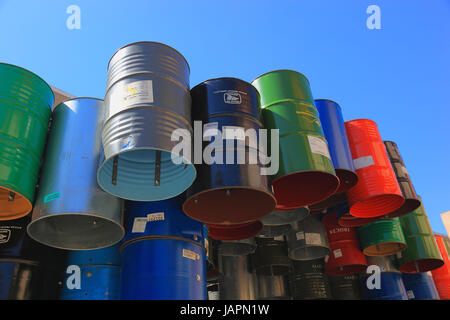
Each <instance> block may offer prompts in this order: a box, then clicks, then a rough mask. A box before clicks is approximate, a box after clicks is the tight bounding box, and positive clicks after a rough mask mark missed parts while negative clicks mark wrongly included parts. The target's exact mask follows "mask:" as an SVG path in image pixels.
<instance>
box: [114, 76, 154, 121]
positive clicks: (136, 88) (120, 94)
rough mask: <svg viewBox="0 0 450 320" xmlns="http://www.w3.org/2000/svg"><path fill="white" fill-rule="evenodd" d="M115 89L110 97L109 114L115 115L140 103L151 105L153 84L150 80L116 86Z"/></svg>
mask: <svg viewBox="0 0 450 320" xmlns="http://www.w3.org/2000/svg"><path fill="white" fill-rule="evenodd" d="M118 86H119V87H118V88H117V89H113V90H114V92H113V93H112V96H111V97H110V99H109V101H108V103H109V109H110V111H109V113H110V114H115V113H118V112H120V111H122V110H124V109H126V108H127V107H128V106H131V105H133V104H141V103H144V104H145V103H153V102H154V101H153V82H152V80H140V81H134V82H131V83H127V84H118Z"/></svg>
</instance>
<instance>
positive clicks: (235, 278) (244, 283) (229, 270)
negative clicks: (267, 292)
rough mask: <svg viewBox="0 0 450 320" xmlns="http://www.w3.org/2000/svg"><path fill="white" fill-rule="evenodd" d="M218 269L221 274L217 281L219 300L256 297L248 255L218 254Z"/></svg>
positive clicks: (254, 280)
mask: <svg viewBox="0 0 450 320" xmlns="http://www.w3.org/2000/svg"><path fill="white" fill-rule="evenodd" d="M219 270H220V272H221V274H222V275H223V277H222V278H221V281H220V282H219V297H220V300H256V299H257V298H258V291H257V288H258V287H257V282H256V276H255V274H254V273H252V271H251V268H250V260H249V257H248V256H220V257H219Z"/></svg>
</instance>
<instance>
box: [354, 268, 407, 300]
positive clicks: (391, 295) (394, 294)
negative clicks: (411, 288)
mask: <svg viewBox="0 0 450 320" xmlns="http://www.w3.org/2000/svg"><path fill="white" fill-rule="evenodd" d="M361 293H362V296H363V298H364V299H365V300H408V296H407V294H406V289H405V285H404V284H403V280H402V274H401V273H398V272H382V273H381V276H380V288H379V289H376V288H374V289H369V288H368V286H367V277H362V282H361Z"/></svg>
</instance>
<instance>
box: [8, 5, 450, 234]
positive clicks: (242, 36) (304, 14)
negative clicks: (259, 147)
mask: <svg viewBox="0 0 450 320" xmlns="http://www.w3.org/2000/svg"><path fill="white" fill-rule="evenodd" d="M72 4H74V5H78V6H79V7H80V9H81V29H80V30H69V29H68V28H67V27H66V20H67V18H68V17H69V15H68V14H67V13H66V9H67V7H68V6H69V5H72ZM372 4H374V5H378V6H379V7H380V9H381V30H369V29H368V28H367V26H366V20H367V18H368V17H369V14H367V13H366V9H367V7H368V6H369V5H372ZM0 30H1V31H0V32H1V40H2V41H1V45H0V60H1V61H3V62H8V63H12V64H16V65H20V66H22V67H24V68H27V69H30V70H31V71H33V72H35V73H37V74H39V75H40V76H41V77H43V78H44V79H45V80H46V81H47V82H48V83H49V84H51V85H54V86H56V87H58V88H60V89H62V90H64V91H67V92H69V93H72V94H74V95H77V96H93V97H99V98H103V96H104V93H105V86H106V72H107V70H106V67H107V63H108V60H109V58H110V57H111V56H112V55H113V54H114V52H115V51H116V50H117V49H118V48H119V47H121V46H123V45H125V44H127V43H130V42H134V41H140V40H150V41H159V42H163V43H166V44H168V45H170V46H172V47H174V48H176V49H177V50H178V51H180V52H181V53H182V54H183V55H184V56H185V57H186V59H187V60H188V62H189V64H190V67H191V86H194V85H196V84H197V83H199V82H201V81H203V80H206V79H209V78H213V77H221V76H233V77H238V78H241V79H244V80H247V81H251V80H253V79H254V78H255V77H257V76H258V75H260V74H262V73H264V72H267V71H270V70H273V69H280V68H288V69H294V70H297V71H300V72H302V73H303V74H305V75H306V76H307V77H308V78H309V80H310V82H311V88H312V92H313V95H314V97H315V98H327V99H332V100H335V101H337V102H338V103H339V104H340V105H341V107H342V108H343V113H344V118H345V119H346V120H351V119H356V118H369V119H372V120H374V121H376V122H377V123H378V126H379V130H380V132H381V135H382V137H383V139H385V140H392V141H395V142H397V144H398V145H399V148H400V151H401V153H402V156H403V158H404V160H405V162H406V166H407V168H408V171H409V173H410V175H411V177H412V179H413V182H414V186H415V188H416V190H417V192H418V193H419V194H420V195H421V196H422V200H423V202H424V206H425V209H426V210H427V213H428V216H429V218H430V221H431V224H432V227H433V230H434V231H436V232H441V233H445V229H444V226H443V224H442V222H441V219H440V213H442V212H444V211H447V210H450V170H449V167H450V161H449V160H450V148H449V146H450V143H449V141H450V133H449V128H448V123H449V121H450V105H449V101H450V99H449V95H450V1H449V0H429V1H423V0H396V1H392V0H389V1H387V0H386V1H381V0H371V1H364V0H345V1H335V0H327V1H326V0H308V1H306V0H278V1H274V0H271V1H268V0H259V1H257V0H240V1H236V0H227V1H218V0H176V1H173V0H172V1H166V0H159V1H150V0H142V1H135V0H128V1H112V0H95V1H92V0H70V1H65V0H41V1H32V0H28V1H19V0H0Z"/></svg>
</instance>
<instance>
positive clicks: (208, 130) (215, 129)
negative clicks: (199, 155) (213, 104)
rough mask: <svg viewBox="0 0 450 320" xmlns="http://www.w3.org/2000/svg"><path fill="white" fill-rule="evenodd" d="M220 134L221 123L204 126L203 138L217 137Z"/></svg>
mask: <svg viewBox="0 0 450 320" xmlns="http://www.w3.org/2000/svg"><path fill="white" fill-rule="evenodd" d="M218 133H219V123H218V122H211V123H205V124H204V125H203V138H209V137H215V136H217V134H218Z"/></svg>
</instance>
